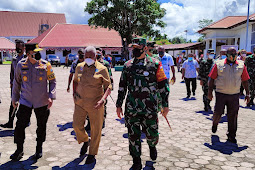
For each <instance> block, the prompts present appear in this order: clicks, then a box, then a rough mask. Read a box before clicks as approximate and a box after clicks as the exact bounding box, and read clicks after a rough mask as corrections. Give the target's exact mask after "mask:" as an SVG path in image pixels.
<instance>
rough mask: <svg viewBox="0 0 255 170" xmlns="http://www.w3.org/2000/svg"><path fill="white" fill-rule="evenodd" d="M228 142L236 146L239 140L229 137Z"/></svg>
mask: <svg viewBox="0 0 255 170" xmlns="http://www.w3.org/2000/svg"><path fill="white" fill-rule="evenodd" d="M227 141H228V142H231V143H235V144H236V143H237V140H236V139H235V138H230V137H228V139H227Z"/></svg>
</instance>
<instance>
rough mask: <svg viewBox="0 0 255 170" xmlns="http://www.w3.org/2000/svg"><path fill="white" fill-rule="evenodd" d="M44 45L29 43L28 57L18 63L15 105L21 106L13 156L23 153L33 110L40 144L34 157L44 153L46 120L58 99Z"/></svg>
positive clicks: (14, 83) (13, 96) (15, 77)
mask: <svg viewBox="0 0 255 170" xmlns="http://www.w3.org/2000/svg"><path fill="white" fill-rule="evenodd" d="M41 50H42V49H40V48H38V46H37V47H36V46H35V44H26V52H27V58H24V59H22V60H21V61H20V62H19V63H18V64H17V66H16V70H15V74H14V81H13V90H12V105H13V107H14V108H16V107H17V106H18V102H19V110H18V114H17V123H16V127H15V131H14V143H16V144H17V150H16V151H15V152H14V154H12V155H11V156H10V159H12V160H19V159H21V158H22V156H23V154H24V153H23V143H24V140H25V128H26V127H27V124H28V123H29V121H30V117H31V114H32V110H34V112H35V116H36V120H37V130H36V134H37V138H36V141H37V146H36V153H35V155H34V158H35V159H39V158H41V157H42V145H43V142H44V141H45V138H46V123H47V121H48V117H49V114H50V110H49V109H50V107H51V106H52V103H53V100H54V99H56V79H55V75H54V72H53V70H52V67H51V64H50V63H49V62H47V61H46V60H43V59H41V55H40V52H39V51H41Z"/></svg>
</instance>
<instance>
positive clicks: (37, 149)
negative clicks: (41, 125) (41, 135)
mask: <svg viewBox="0 0 255 170" xmlns="http://www.w3.org/2000/svg"><path fill="white" fill-rule="evenodd" d="M42 155H43V154H42V148H36V152H35V154H34V155H33V158H34V159H40V158H41V157H42Z"/></svg>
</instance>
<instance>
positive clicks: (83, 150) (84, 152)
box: [80, 141, 89, 156]
mask: <svg viewBox="0 0 255 170" xmlns="http://www.w3.org/2000/svg"><path fill="white" fill-rule="evenodd" d="M88 146H89V141H88V142H84V143H83V146H82V147H81V151H80V156H83V155H85V154H86V152H87V151H88Z"/></svg>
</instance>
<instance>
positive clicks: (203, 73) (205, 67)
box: [198, 60, 214, 82]
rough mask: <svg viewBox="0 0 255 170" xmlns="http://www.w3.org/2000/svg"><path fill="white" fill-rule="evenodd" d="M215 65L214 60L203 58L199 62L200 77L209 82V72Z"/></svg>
mask: <svg viewBox="0 0 255 170" xmlns="http://www.w3.org/2000/svg"><path fill="white" fill-rule="evenodd" d="M213 65H214V61H213V60H202V61H201V62H200V64H199V73H198V79H199V80H202V81H204V82H207V81H208V79H209V77H208V75H209V73H210V71H211V69H212V67H213Z"/></svg>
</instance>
